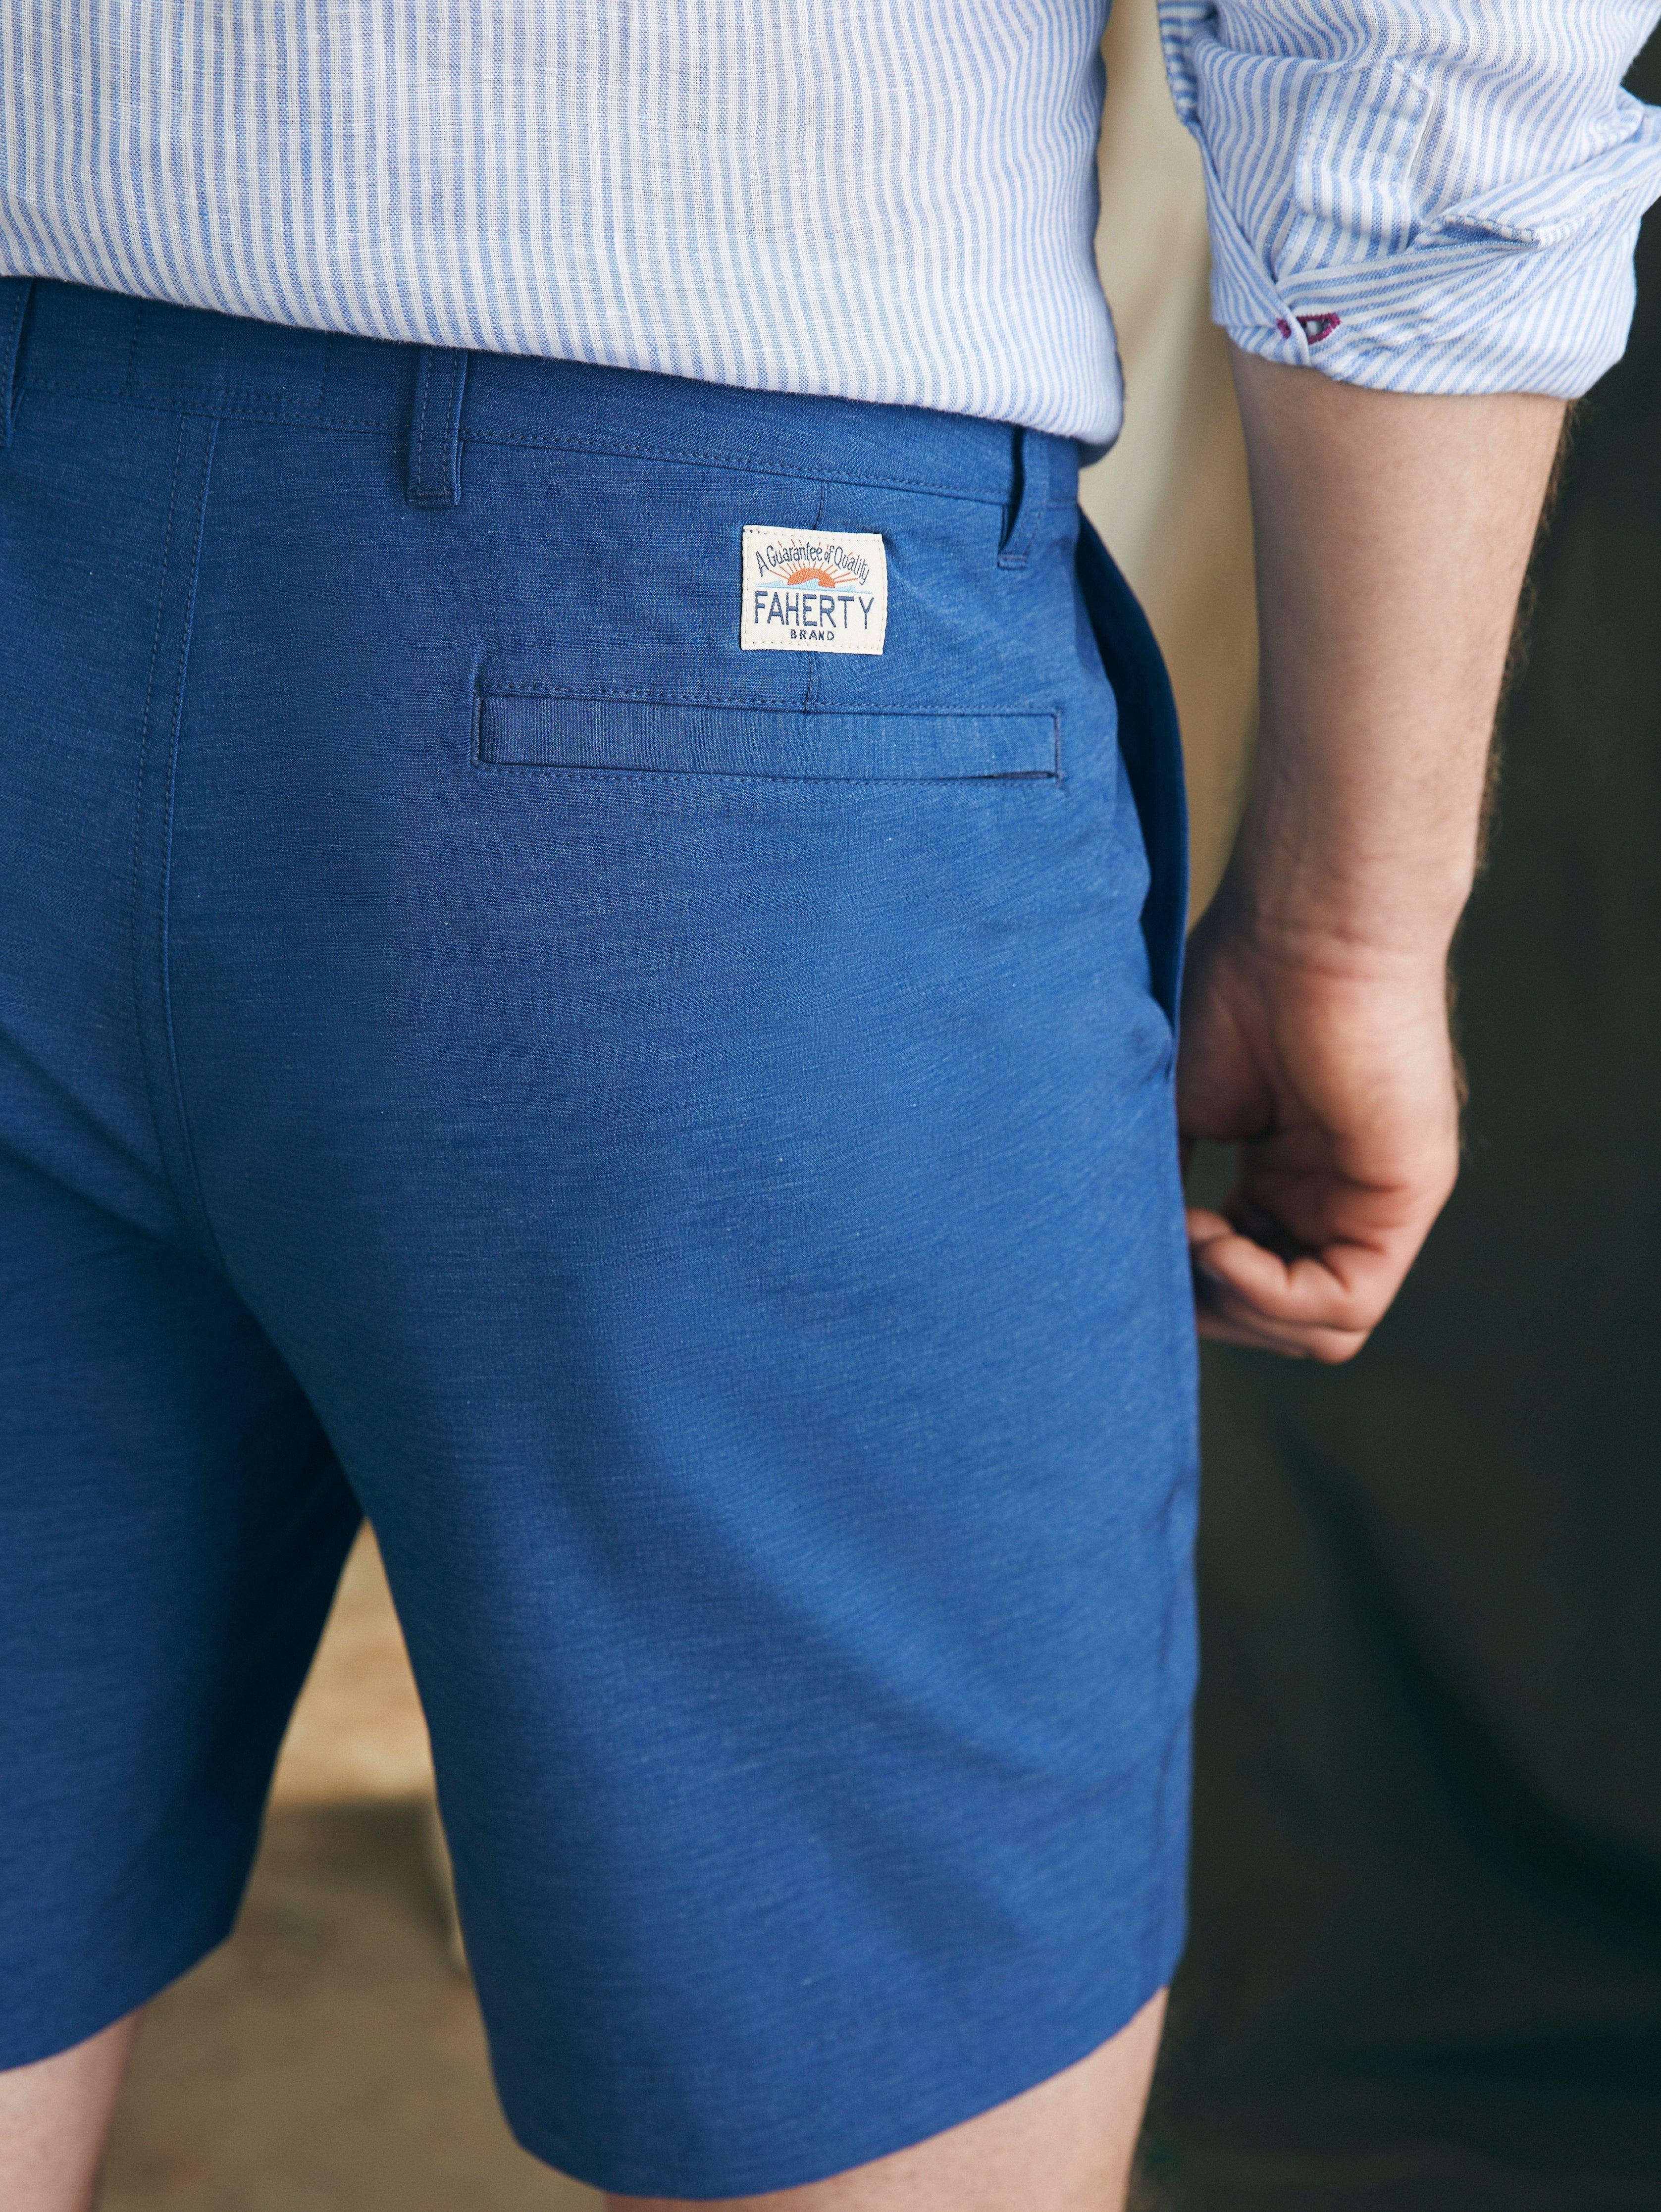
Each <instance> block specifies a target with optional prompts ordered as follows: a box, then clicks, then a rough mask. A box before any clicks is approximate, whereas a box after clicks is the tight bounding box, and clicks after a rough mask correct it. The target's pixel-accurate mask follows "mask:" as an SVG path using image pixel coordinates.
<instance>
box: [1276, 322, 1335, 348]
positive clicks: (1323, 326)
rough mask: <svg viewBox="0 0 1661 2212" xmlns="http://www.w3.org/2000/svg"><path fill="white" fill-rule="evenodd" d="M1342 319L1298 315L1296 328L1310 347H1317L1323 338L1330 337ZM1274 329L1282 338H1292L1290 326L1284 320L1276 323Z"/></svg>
mask: <svg viewBox="0 0 1661 2212" xmlns="http://www.w3.org/2000/svg"><path fill="white" fill-rule="evenodd" d="M1342 320H1343V317H1342V315H1299V318H1298V327H1299V330H1300V331H1302V332H1303V334H1304V336H1305V337H1306V338H1307V339H1308V340H1309V342H1310V343H1311V345H1312V346H1317V345H1319V344H1320V343H1321V340H1322V339H1323V338H1329V337H1331V336H1332V333H1333V332H1334V331H1335V330H1336V329H1337V327H1338V325H1339V324H1340V323H1342ZM1275 329H1276V330H1277V331H1279V332H1280V333H1281V337H1283V338H1289V337H1291V336H1292V325H1291V324H1290V323H1288V322H1287V321H1285V320H1284V319H1282V320H1281V321H1280V322H1278V323H1276V324H1275Z"/></svg>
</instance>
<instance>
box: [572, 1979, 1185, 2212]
mask: <svg viewBox="0 0 1661 2212" xmlns="http://www.w3.org/2000/svg"><path fill="white" fill-rule="evenodd" d="M1164 2022H1165V1991H1164V1990H1160V1991H1159V1995H1158V1996H1155V1997H1153V1998H1151V1999H1150V2000H1149V2002H1147V2004H1145V2005H1144V2006H1143V2007H1142V2009H1141V2011H1140V2012H1139V2013H1138V2014H1137V2015H1136V2017H1135V2019H1134V2020H1133V2021H1131V2022H1130V2023H1129V2026H1128V2027H1123V2028H1121V2030H1120V2031H1119V2033H1118V2034H1117V2035H1116V2036H1114V2037H1113V2038H1112V2039H1110V2041H1109V2042H1106V2043H1104V2044H1103V2045H1101V2047H1100V2048H1099V2050H1097V2051H1092V2053H1091V2054H1090V2056H1089V2057H1088V2058H1084V2059H1080V2062H1079V2063H1078V2064H1077V2065H1076V2066H1069V2067H1068V2069H1067V2070H1066V2072H1065V2073H1063V2074H1056V2075H1052V2076H1051V2077H1050V2080H1049V2081H1041V2082H1040V2083H1039V2084H1038V2086H1037V2088H1036V2089H1029V2090H1027V2091H1026V2093H1025V2095H1023V2096H1019V2097H1012V2098H1011V2099H1010V2100H1009V2102H1008V2103H1007V2105H997V2106H994V2107H993V2109H992V2110H991V2111H990V2112H980V2113H977V2116H976V2117H975V2118H973V2119H972V2120H965V2121H964V2124H963V2125H962V2126H961V2127H957V2128H950V2129H948V2130H946V2133H945V2134H944V2135H939V2136H930V2137H929V2139H928V2142H920V2143H914V2144H912V2145H911V2147H910V2148H909V2149H907V2150H899V2151H896V2152H894V2153H893V2154H892V2155H891V2157H888V2158H879V2159H875V2160H873V2161H872V2163H871V2164H870V2165H869V2166H854V2167H852V2168H851V2169H850V2170H849V2172H846V2173H837V2174H833V2175H832V2176H831V2179H829V2180H828V2181H815V2182H812V2183H810V2184H809V2185H807V2186H806V2188H803V2189H782V2190H777V2191H773V2192H771V2193H770V2194H769V2195H767V2196H765V2197H727V2198H726V2199H724V2200H723V2204H724V2206H725V2207H726V2208H727V2212H1120V2208H1121V2207H1122V2206H1123V2203H1124V2201H1125V2195H1126V2191H1128V2189H1129V2184H1130V2162H1131V2160H1132V2158H1133V2156H1134V2155H1135V2148H1136V2136H1137V2134H1138V2132H1139V2130H1140V2129H1141V2124H1142V2111H1143V2108H1144V2106H1146V2105H1147V2088H1148V2083H1149V2081H1151V2080H1152V2078H1153V2060H1154V2056H1155V2053H1156V2052H1157V2051H1158V2050H1159V2031H1160V2028H1161V2027H1163V2025H1164ZM605 2201H606V2203H607V2204H608V2205H609V2206H610V2207H611V2212H678V2205H679V2204H680V2203H682V2202H683V2201H684V2200H682V2199H678V2198H673V2197H607V2199H606V2200H605ZM703 2212H723V2207H722V2205H714V2204H708V2203H706V2204H705V2205H704V2206H703Z"/></svg>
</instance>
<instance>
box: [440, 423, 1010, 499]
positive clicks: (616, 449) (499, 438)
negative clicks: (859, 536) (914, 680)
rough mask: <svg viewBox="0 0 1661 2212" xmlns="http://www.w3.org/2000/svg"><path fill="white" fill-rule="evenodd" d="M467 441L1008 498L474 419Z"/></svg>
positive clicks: (952, 495)
mask: <svg viewBox="0 0 1661 2212" xmlns="http://www.w3.org/2000/svg"><path fill="white" fill-rule="evenodd" d="M467 441H468V443H469V444H470V445H479V446H545V447H551V448H554V449H556V450H557V451H559V452H562V453H622V454H626V455H628V456H630V458H632V459H637V460H648V461H673V462H678V463H680V464H683V465H685V466H686V467H689V468H721V469H730V470H731V471H733V474H734V475H736V476H760V477H794V479H795V480H796V481H797V482H798V483H800V480H801V479H802V477H809V476H812V477H822V478H823V479H824V481H825V482H826V483H846V484H858V485H864V486H867V487H868V488H869V489H871V490H873V491H918V492H926V493H928V495H930V496H931V497H932V498H935V499H962V500H968V501H971V502H972V503H973V504H974V505H975V506H977V507H997V508H999V509H1000V510H1001V509H1002V508H1004V507H1007V506H1008V504H1009V501H1008V500H1007V498H1006V497H1004V496H1002V495H1000V494H999V493H997V492H993V491H967V490H964V489H962V488H960V487H958V486H956V485H952V484H938V483H923V482H922V480H921V479H920V478H918V477H867V476H858V475H855V473H854V472H853V471H850V470H845V469H834V468H831V469H827V468H824V467H823V466H821V465H819V464H818V462H814V463H812V464H811V465H806V464H804V465H797V466H792V465H788V464H787V463H786V462H783V461H764V460H757V459H756V458H755V457H754V456H753V455H751V454H742V455H740V454H736V453H704V452H702V451H698V450H694V449H690V448H688V447H680V448H678V449H675V448H672V447H664V446H633V445H625V444H624V443H623V442H621V441H616V442H614V441H611V440H609V439H606V440H601V439H596V438H569V437H558V436H556V435H551V434H549V435H545V434H543V433H541V432H538V431H509V430H481V429H479V428H478V427H477V426H476V425H474V426H470V428H469V429H468V432H467Z"/></svg>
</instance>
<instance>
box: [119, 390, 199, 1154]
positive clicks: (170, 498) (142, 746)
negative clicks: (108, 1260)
mask: <svg viewBox="0 0 1661 2212" xmlns="http://www.w3.org/2000/svg"><path fill="white" fill-rule="evenodd" d="M184 459H185V425H184V423H183V422H181V423H180V424H179V441H178V443H177V444H176V445H175V447H173V482H172V483H171V484H170V486H169V487H168V490H167V529H166V530H165V532H163V533H162V538H161V581H160V584H159V586H157V590H156V594H155V630H154V632H153V633H152V635H151V638H150V662H149V671H148V673H147V674H146V676H145V678H144V709H143V718H142V720H141V721H140V724H139V745H138V780H137V790H136V791H135V793H134V796H133V811H132V887H131V911H130V913H129V915H128V921H129V927H130V933H131V942H132V1013H133V1027H134V1030H135V1032H136V1034H137V1038H138V1056H139V1060H140V1063H141V1065H142V1066H143V1070H144V1096H145V1097H146V1098H147V1099H148V1101H149V1109H150V1127H151V1128H152V1130H153V1131H154V1132H155V1149H156V1157H157V1158H158V1159H159V1160H160V1162H161V1170H162V1175H163V1178H164V1180H165V1178H166V1175H167V1146H166V1145H165V1144H164V1143H163V1141H162V1137H161V1115H160V1113H159V1112H158V1111H157V1109H156V1103H155V1085H154V1084H153V1083H152V1081H151V1079H150V1066H149V1054H148V1053H146V1052H145V1050H144V1045H143V1040H144V1012H143V987H142V984H141V981H140V973H139V944H140V937H139V928H138V877H139V861H140V858H141V856H142V853H143V829H144V785H145V781H146V780H147V776H148V773H149V763H150V740H151V732H150V701H151V698H152V697H153V696H154V694H155V663H156V656H157V654H158V653H160V651H161V622H162V617H163V616H164V615H165V614H166V612H167V578H168V576H169V574H171V572H172V553H173V509H174V507H175V506H176V504H177V502H178V498H179V469H180V468H181V467H182V465H183V464H184Z"/></svg>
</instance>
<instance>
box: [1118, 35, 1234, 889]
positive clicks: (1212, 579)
mask: <svg viewBox="0 0 1661 2212" xmlns="http://www.w3.org/2000/svg"><path fill="white" fill-rule="evenodd" d="M1104 52H1105V55H1106V58H1107V70H1108V99H1107V112H1106V116H1105V118H1104V126H1103V131H1102V142H1101V150H1100V157H1099V167H1100V173H1101V185H1102V219H1101V223H1100V226H1099V228H1098V232H1097V238H1096V258H1097V260H1098V264H1099V265H1100V268H1101V272H1102V282H1103V284H1104V286H1105V288H1106V291H1107V296H1108V298H1109V300H1110V301H1111V302H1112V306H1113V313H1114V319H1115V321H1116V325H1117V327H1118V332H1119V351H1120V356H1121V359H1122V360H1123V364H1124V372H1125V388H1126V405H1125V425H1124V433H1123V436H1122V438H1121V439H1120V441H1119V443H1118V445H1117V446H1116V447H1115V448H1114V450H1113V451H1112V452H1111V453H1110V454H1109V455H1108V456H1107V458H1106V459H1105V460H1103V461H1099V462H1098V463H1097V465H1096V466H1095V467H1094V468H1092V469H1090V470H1087V471H1086V474H1085V477H1084V481H1083V483H1082V484H1081V486H1080V498H1081V500H1082V501H1083V503H1084V507H1085V509H1086V513H1088V514H1089V516H1090V518H1091V520H1092V521H1093V522H1094V523H1095V525H1096V527H1097V528H1098V530H1099V531H1100V532H1101V533H1102V536H1103V538H1104V539H1105V540H1106V542H1107V544H1108V546H1109V547H1110V550H1111V551H1112V552H1113V554H1114V556H1115V558H1116V560H1117V561H1118V562H1119V564H1120V566H1121V567H1122V568H1123V569H1124V571H1125V573H1126V574H1127V575H1128V576H1129V579H1130V581H1131V584H1132V585H1133V586H1134V587H1135V591H1136V593H1137V595H1138V597H1139V598H1140V599H1141V601H1142V604H1143V605H1144V606H1145V607H1146V608H1147V612H1148V615H1149V617H1150V619H1151V620H1152V622H1153V628H1154V629H1155V631H1156V632H1157V633H1158V635H1159V642H1160V644H1161V645H1162V646H1163V647H1165V658H1166V659H1167V660H1168V661H1169V662H1170V664H1171V678H1172V682H1173V684H1174V685H1175V687H1176V692H1177V708H1178V709H1179V711H1180V713H1181V715H1182V720H1183V739H1184V744H1185V746H1186V750H1187V756H1188V781H1189V803H1190V805H1191V806H1192V808H1193V814H1194V836H1193V845H1194V891H1195V897H1194V906H1193V911H1194V912H1195V913H1196V914H1197V913H1198V912H1199V910H1200V908H1202V906H1203V904H1204V903H1205V901H1206V900H1207V899H1208V897H1209V896H1210V894H1211V891H1212V890H1213V888H1214V885H1215V883H1216V880H1217V876H1218V874H1219V872H1220V869H1221V866H1222V862H1223V858H1224V855H1225V854H1226V848H1227V841H1228V837H1229V835H1230V832H1231V830H1232V824H1233V815H1234V809H1235V803H1236V798H1237V794H1238V787H1239V782H1240V777H1241V771H1242V766H1243V761H1244V748H1245V744H1246V739H1247V735H1248V732H1249V731H1250V725H1251V718H1252V708H1253V700H1254V695H1255V690H1256V607H1255V604H1254V601H1253V599H1252V589H1251V538H1250V517H1249V513H1248V509H1247V503H1246V481H1245V455H1244V451H1243V449H1242V447H1241V443H1240V426H1239V418H1238V416H1237V414H1236V412H1235V408H1234V395H1233V392H1232V388H1231V386H1230V383H1229V375H1228V358H1227V348H1226V343H1225V341H1224V339H1223V337H1222V333H1221V332H1220V331H1218V330H1217V329H1216V328H1215V327H1214V325H1213V324H1212V322H1211V319H1210V314H1209V311H1208V305H1207V298H1206V285H1207V276H1208V266H1209V264H1208V255H1207V249H1206V225H1205V195H1204V190H1203V187H1202V182H1201V176H1200V156H1199V151H1198V149H1197V148H1196V146H1195V144H1194V142H1193V140H1192V139H1191V138H1190V137H1189V135H1188V133H1187V132H1186V131H1184V130H1183V127H1182V125H1180V124H1179V123H1178V122H1177V116H1176V111H1175V109H1174V108H1173V107H1172V106H1171V96H1170V94H1169V93H1168V92H1167V91H1166V89H1165V72H1164V66H1163V64H1162V62H1161V58H1160V54H1159V30H1158V23H1157V20H1156V16H1155V10H1154V0H1116V6H1115V8H1114V10H1113V17H1112V21H1111V22H1110V26H1109V29H1108V34H1107V40H1106V43H1105V46H1104Z"/></svg>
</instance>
